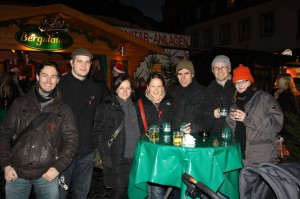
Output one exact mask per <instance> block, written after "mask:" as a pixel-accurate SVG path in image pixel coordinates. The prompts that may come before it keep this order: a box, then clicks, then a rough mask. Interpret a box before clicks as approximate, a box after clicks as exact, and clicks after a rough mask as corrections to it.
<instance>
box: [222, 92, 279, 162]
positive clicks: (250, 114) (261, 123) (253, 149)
mask: <svg viewBox="0 0 300 199" xmlns="http://www.w3.org/2000/svg"><path fill="white" fill-rule="evenodd" d="M245 113H246V116H245V119H244V121H243V123H244V125H245V126H246V151H245V160H244V166H257V165H258V164H259V163H262V162H269V163H275V162H276V159H277V134H278V132H280V130H281V129H282V127H283V113H282V111H281V108H280V106H279V104H278V102H277V101H276V99H275V98H274V97H273V96H272V95H270V94H269V93H267V92H264V91H261V90H259V91H256V92H255V94H254V95H253V97H252V98H251V99H250V101H248V102H247V103H246V104H245ZM226 121H227V124H228V125H229V126H230V127H231V128H232V129H233V131H234V130H235V124H236V122H235V121H233V120H231V119H230V117H229V116H227V117H226Z"/></svg>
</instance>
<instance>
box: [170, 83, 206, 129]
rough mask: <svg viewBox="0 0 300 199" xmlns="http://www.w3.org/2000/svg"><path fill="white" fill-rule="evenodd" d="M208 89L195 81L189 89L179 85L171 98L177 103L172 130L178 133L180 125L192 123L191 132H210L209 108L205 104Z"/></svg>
mask: <svg viewBox="0 0 300 199" xmlns="http://www.w3.org/2000/svg"><path fill="white" fill-rule="evenodd" d="M205 95H206V88H205V87H204V86H201V85H200V84H198V83H197V82H196V80H195V79H193V82H192V83H191V84H190V85H188V86H187V87H182V86H181V85H177V86H175V87H174V88H173V89H172V92H171V96H172V97H173V98H174V101H175V112H174V115H173V117H172V129H173V130H175V131H178V130H179V129H180V123H181V122H186V123H191V132H198V131H199V130H208V129H209V128H210V126H211V121H210V116H209V107H208V105H207V104H206V103H207V102H205V98H204V97H205Z"/></svg>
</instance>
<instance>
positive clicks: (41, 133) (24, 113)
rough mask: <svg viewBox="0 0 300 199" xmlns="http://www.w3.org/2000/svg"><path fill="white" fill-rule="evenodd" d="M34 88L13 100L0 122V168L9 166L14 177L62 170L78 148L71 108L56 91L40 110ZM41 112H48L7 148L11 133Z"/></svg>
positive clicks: (33, 175)
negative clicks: (51, 168) (45, 117)
mask: <svg viewBox="0 0 300 199" xmlns="http://www.w3.org/2000/svg"><path fill="white" fill-rule="evenodd" d="M35 89H36V87H34V88H32V89H31V90H30V91H29V92H28V93H27V94H26V95H25V96H24V97H20V98H17V99H16V100H15V102H14V103H13V104H12V106H11V108H10V110H9V112H8V114H7V116H6V117H5V119H4V120H3V122H2V123H1V125H0V162H1V167H2V168H4V167H6V166H9V165H11V166H12V167H13V168H14V169H15V170H16V172H17V175H18V177H20V178H24V179H28V180H30V179H37V178H40V177H41V176H42V175H43V174H44V173H45V172H47V171H48V169H49V168H50V167H54V168H55V169H56V170H57V171H58V172H62V171H63V170H64V169H65V168H66V167H67V166H69V164H70V163H71V162H72V159H73V157H74V156H75V154H76V152H77V147H78V136H77V129H76V124H75V119H74V117H73V113H72V111H71V109H70V108H69V107H68V106H67V105H65V104H64V103H62V100H61V95H60V93H59V92H58V93H57V95H56V97H55V98H54V100H53V101H52V102H50V103H49V104H48V105H46V106H45V107H43V109H41V106H40V103H39V102H38V100H37V97H36V94H35ZM41 112H49V113H50V115H49V116H48V117H47V119H46V120H44V121H43V122H42V123H41V124H40V125H39V126H38V127H36V128H35V129H31V130H29V131H28V132H27V133H26V134H24V135H23V136H22V137H20V139H19V140H18V141H17V143H16V144H15V145H14V147H13V148H12V149H11V144H10V141H11V139H12V137H13V136H14V134H15V133H16V134H19V133H20V132H21V131H22V130H23V129H24V128H25V127H26V126H27V125H28V124H29V123H30V121H31V120H33V119H34V118H35V117H36V116H37V115H39V114H40V113H41ZM56 150H57V151H58V152H57V153H56ZM56 154H58V159H56Z"/></svg>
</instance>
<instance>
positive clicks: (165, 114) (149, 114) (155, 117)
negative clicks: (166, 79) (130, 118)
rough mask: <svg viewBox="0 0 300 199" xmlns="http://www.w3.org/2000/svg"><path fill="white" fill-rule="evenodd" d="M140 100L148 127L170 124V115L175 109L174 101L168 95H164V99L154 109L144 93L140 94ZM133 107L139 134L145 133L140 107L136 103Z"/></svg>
mask: <svg viewBox="0 0 300 199" xmlns="http://www.w3.org/2000/svg"><path fill="white" fill-rule="evenodd" d="M141 99H142V103H143V107H144V112H145V116H146V121H147V124H148V127H149V126H150V125H160V124H162V123H164V122H169V123H171V119H172V114H173V112H174V108H175V107H174V101H173V99H172V97H171V96H170V95H169V94H166V95H165V97H164V98H163V99H162V100H161V102H160V104H159V105H158V107H156V106H155V105H154V104H153V103H152V102H151V101H150V100H149V99H148V98H147V97H146V96H145V93H143V94H142V96H141ZM135 107H136V113H137V116H138V120H139V126H140V132H145V130H144V124H143V120H142V115H141V111H140V107H139V105H138V101H137V102H136V103H135ZM142 134H143V133H142Z"/></svg>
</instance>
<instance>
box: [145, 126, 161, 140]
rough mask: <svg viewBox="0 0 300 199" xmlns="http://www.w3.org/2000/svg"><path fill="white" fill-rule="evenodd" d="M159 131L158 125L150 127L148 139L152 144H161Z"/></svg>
mask: <svg viewBox="0 0 300 199" xmlns="http://www.w3.org/2000/svg"><path fill="white" fill-rule="evenodd" d="M159 131H160V128H159V126H158V125H150V126H149V128H148V132H147V134H148V137H149V140H150V142H153V143H158V142H159Z"/></svg>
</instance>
